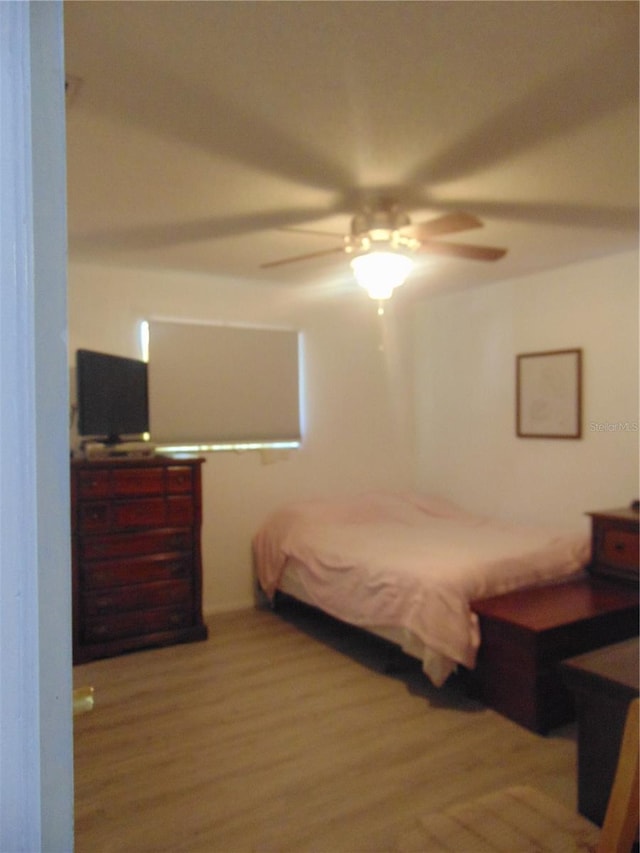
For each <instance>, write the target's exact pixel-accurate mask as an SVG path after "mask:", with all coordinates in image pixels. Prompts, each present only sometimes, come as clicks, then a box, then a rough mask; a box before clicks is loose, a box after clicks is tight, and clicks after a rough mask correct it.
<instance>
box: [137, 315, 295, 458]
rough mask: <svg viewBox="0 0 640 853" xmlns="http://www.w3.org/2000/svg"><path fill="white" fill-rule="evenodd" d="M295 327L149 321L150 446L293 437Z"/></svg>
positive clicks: (224, 443) (231, 442)
mask: <svg viewBox="0 0 640 853" xmlns="http://www.w3.org/2000/svg"><path fill="white" fill-rule="evenodd" d="M298 337H299V336H298V332H296V331H291V330H283V329H266V328H254V327H247V326H230V325H207V324H198V323H182V322H173V321H166V320H162V321H159V320H151V321H150V322H149V417H150V430H151V440H152V441H153V442H154V443H156V444H165V445H166V444H171V445H175V444H179V445H199V446H203V445H210V444H222V445H226V444H230V445H234V444H246V443H249V444H250V443H260V444H263V443H267V444H268V443H272V442H279V441H299V439H300V394H299V387H298V383H299V366H298Z"/></svg>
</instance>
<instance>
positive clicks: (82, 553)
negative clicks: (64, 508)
mask: <svg viewBox="0 0 640 853" xmlns="http://www.w3.org/2000/svg"><path fill="white" fill-rule="evenodd" d="M202 462H203V460H202V459H178V458H171V457H164V456H154V457H150V458H115V459H114V458H107V459H100V460H92V461H84V460H83V461H77V460H74V461H72V463H71V531H72V571H73V662H74V663H75V664H78V663H83V662H86V661H89V660H94V659H96V658H102V657H109V656H112V655H117V654H121V653H123V652H128V651H132V650H135V649H142V648H147V647H151V646H158V645H167V644H171V643H180V642H189V641H192V640H204V639H206V637H207V628H206V626H205V624H204V622H203V619H202V558H201V550H200V528H201V523H202V497H201V494H202V488H201V465H202Z"/></svg>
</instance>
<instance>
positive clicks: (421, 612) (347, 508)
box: [253, 493, 589, 668]
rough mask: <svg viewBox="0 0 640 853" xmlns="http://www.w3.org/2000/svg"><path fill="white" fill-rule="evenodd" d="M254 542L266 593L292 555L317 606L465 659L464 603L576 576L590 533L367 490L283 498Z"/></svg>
mask: <svg viewBox="0 0 640 853" xmlns="http://www.w3.org/2000/svg"><path fill="white" fill-rule="evenodd" d="M253 551H254V560H255V566H256V571H257V575H258V579H259V581H260V584H261V586H262V588H263V590H264V591H265V593H266V594H267V595H268V596H269V597H271V596H273V594H274V593H275V590H276V589H277V587H278V583H279V580H280V578H281V576H282V573H283V571H284V568H285V566H286V564H287V561H288V560H290V559H294V560H296V561H297V562H299V563H302V564H303V569H302V570H301V571H300V572H299V580H300V582H301V583H302V584H303V587H304V589H305V592H306V593H307V595H308V597H309V600H311V601H313V602H314V603H315V604H316V605H317V606H318V607H319V608H320V609H322V610H324V611H325V612H327V613H330V614H331V615H333V616H335V617H337V618H339V619H342V620H344V621H346V622H350V623H351V624H354V625H359V626H362V627H372V628H373V627H381V628H382V627H394V628H398V627H400V628H405V629H408V630H409V631H411V632H412V633H413V634H415V635H416V636H417V637H418V638H419V639H420V640H421V641H422V642H423V643H424V644H426V645H427V646H428V647H429V648H430V649H432V650H433V651H435V652H437V653H438V654H441V655H443V656H445V657H447V658H449V659H451V660H452V661H455V662H457V663H460V664H463V665H464V666H466V667H469V668H472V667H473V666H474V665H475V660H476V654H477V651H478V646H479V644H480V632H479V627H478V619H477V617H476V615H475V614H474V613H472V611H471V609H470V607H469V603H470V602H471V601H472V600H473V599H477V598H486V597H488V596H491V595H497V594H499V593H502V592H508V591H509V590H512V589H517V588H521V587H526V586H534V585H539V584H544V583H551V582H554V581H562V580H568V579H570V578H571V577H573V576H576V575H579V574H580V573H581V572H582V570H583V568H584V566H585V565H586V563H587V560H588V556H589V537H588V535H587V534H586V533H584V534H581V533H575V532H571V531H566V530H558V529H548V528H537V527H525V526H522V525H516V524H509V523H505V522H500V521H496V520H492V519H490V518H485V517H481V516H476V515H472V514H470V513H468V512H465V511H464V510H462V509H460V508H459V507H456V506H454V505H453V504H451V503H449V502H448V501H445V500H443V499H440V498H433V497H425V496H421V495H416V494H390V493H374V494H367V495H361V496H359V497H356V498H352V499H343V500H338V501H307V502H302V503H297V504H293V505H290V506H286V507H284V508H282V509H281V510H279V511H277V512H275V513H274V514H273V515H271V516H270V517H269V518H268V519H267V521H266V522H265V523H264V525H263V526H262V527H261V529H260V530H259V531H258V532H257V533H256V535H255V536H254V539H253Z"/></svg>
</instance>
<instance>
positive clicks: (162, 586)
mask: <svg viewBox="0 0 640 853" xmlns="http://www.w3.org/2000/svg"><path fill="white" fill-rule="evenodd" d="M191 596H192V587H191V583H190V582H189V581H188V580H181V581H179V580H178V581H158V582H155V583H144V584H131V586H116V587H112V588H111V589H105V590H100V591H95V592H90V593H87V594H86V595H85V596H84V597H83V604H84V612H85V613H86V615H87V616H99V615H102V614H109V613H124V612H126V611H128V610H147V609H155V608H156V607H177V606H180V607H188V605H189V603H190V601H191Z"/></svg>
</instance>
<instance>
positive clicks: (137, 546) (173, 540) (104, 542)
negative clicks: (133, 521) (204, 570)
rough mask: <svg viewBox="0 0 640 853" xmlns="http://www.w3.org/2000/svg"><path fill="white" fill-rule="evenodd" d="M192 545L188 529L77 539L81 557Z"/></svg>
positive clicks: (125, 554) (173, 549) (187, 548)
mask: <svg viewBox="0 0 640 853" xmlns="http://www.w3.org/2000/svg"><path fill="white" fill-rule="evenodd" d="M192 547H193V536H192V532H191V530H146V531H141V532H140V533H119V534H117V535H113V536H87V537H84V538H82V539H81V540H80V554H81V556H82V558H83V559H84V560H100V559H105V558H108V557H135V556H138V555H142V554H169V553H174V552H176V551H178V552H179V551H188V552H191V549H192Z"/></svg>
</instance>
